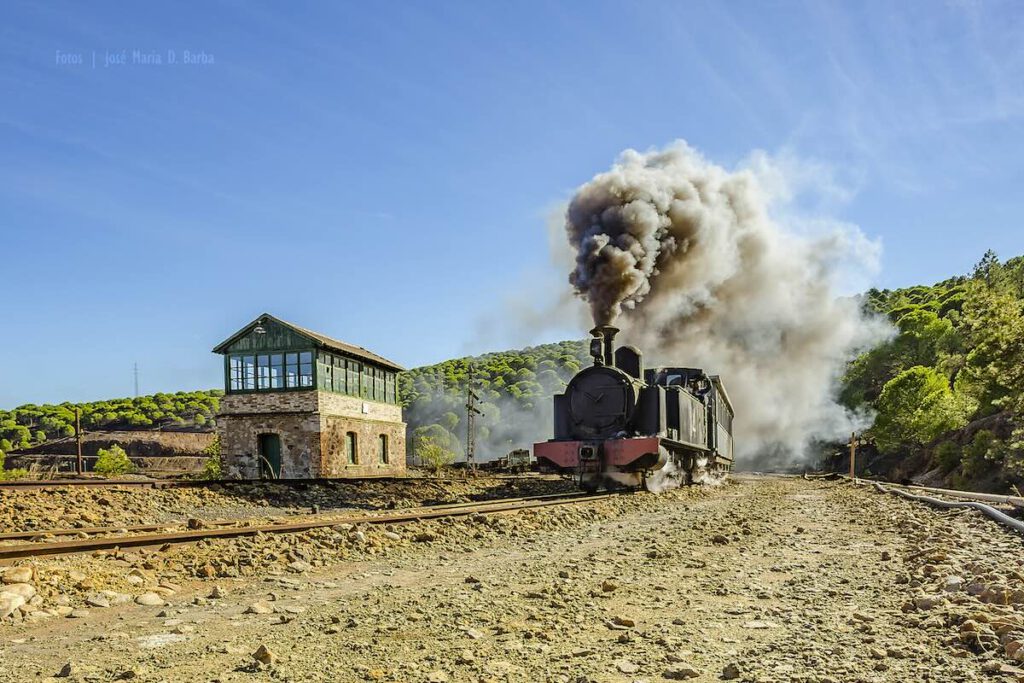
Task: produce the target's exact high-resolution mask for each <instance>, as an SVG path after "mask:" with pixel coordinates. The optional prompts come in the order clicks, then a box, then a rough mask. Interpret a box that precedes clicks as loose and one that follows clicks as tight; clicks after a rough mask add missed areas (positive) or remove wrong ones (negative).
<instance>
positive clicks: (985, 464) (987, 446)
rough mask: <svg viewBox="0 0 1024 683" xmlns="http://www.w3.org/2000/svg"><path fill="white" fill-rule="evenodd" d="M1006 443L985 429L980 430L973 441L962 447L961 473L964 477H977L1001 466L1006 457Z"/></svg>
mask: <svg viewBox="0 0 1024 683" xmlns="http://www.w3.org/2000/svg"><path fill="white" fill-rule="evenodd" d="M1006 451H1007V447H1006V443H1004V442H1003V441H1000V440H999V439H998V438H997V437H996V435H995V434H993V433H992V432H990V431H989V430H987V429H980V430H978V432H977V433H976V434H975V435H974V439H972V440H971V442H970V443H969V444H967V445H966V446H964V454H963V472H964V476H966V477H979V476H981V475H984V474H986V473H988V472H989V471H991V470H993V469H995V467H996V466H997V465H1000V464H1002V462H1003V460H1004V459H1005V457H1006Z"/></svg>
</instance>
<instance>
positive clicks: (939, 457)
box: [934, 441, 960, 474]
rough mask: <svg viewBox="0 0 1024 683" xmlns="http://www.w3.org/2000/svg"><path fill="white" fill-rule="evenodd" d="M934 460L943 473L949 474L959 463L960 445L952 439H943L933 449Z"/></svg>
mask: <svg viewBox="0 0 1024 683" xmlns="http://www.w3.org/2000/svg"><path fill="white" fill-rule="evenodd" d="M934 460H935V464H936V465H938V466H939V468H940V469H941V470H942V473H943V474H949V473H950V472H952V471H953V470H955V469H956V468H957V467H958V466H959V465H960V447H959V446H958V445H956V443H955V442H953V441H943V442H942V443H940V444H939V446H938V448H936V449H935V457H934Z"/></svg>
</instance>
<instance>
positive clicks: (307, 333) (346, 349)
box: [213, 313, 405, 371]
mask: <svg viewBox="0 0 1024 683" xmlns="http://www.w3.org/2000/svg"><path fill="white" fill-rule="evenodd" d="M261 320H273V321H274V322H276V323H277V324H279V325H283V326H285V327H287V328H290V329H291V330H292V331H294V332H296V333H297V334H300V335H302V336H303V337H306V338H307V339H309V340H310V341H311V342H313V343H314V344H316V345H317V346H319V347H322V348H324V349H326V350H328V351H337V352H338V353H344V354H348V355H349V356H355V357H356V358H362V359H363V360H368V361H370V362H371V363H376V364H377V365H380V366H383V367H385V368H388V369H390V370H399V371H401V370H405V368H403V367H402V366H401V365H399V364H398V363H395V362H394V361H390V360H388V359H387V358H385V357H384V356H378V355H377V354H376V353H373V352H372V351H369V350H367V349H364V348H363V347H362V346H356V345H355V344H349V343H348V342H343V341H340V340H338V339H334V338H332V337H328V336H327V335H325V334H320V333H319V332H314V331H313V330H309V329H306V328H305V327H300V326H298V325H295V324H293V323H290V322H288V321H287V320H281V319H280V318H277V317H274V316H272V315H270V314H269V313H264V314H263V315H261V316H259V317H258V318H256V319H255V320H253V321H252V322H251V323H249V324H248V325H246V326H245V327H243V328H242V329H240V330H239V331H238V332H236V333H234V334H233V335H231V336H230V337H228V338H227V339H225V340H224V341H222V342H221V343H220V344H218V345H217V346H215V347H214V349H213V352H214V353H227V350H228V347H230V346H231V345H232V344H233V343H234V342H235V340H236V339H238V338H239V337H242V336H244V335H246V334H248V333H249V331H250V330H252V328H254V327H256V325H257V324H258V323H259V322H260V321H261Z"/></svg>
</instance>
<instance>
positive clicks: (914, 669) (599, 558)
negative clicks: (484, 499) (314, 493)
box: [0, 479, 1024, 683]
mask: <svg viewBox="0 0 1024 683" xmlns="http://www.w3.org/2000/svg"><path fill="white" fill-rule="evenodd" d="M646 498H647V500H646V501H644V503H643V505H642V506H640V507H638V509H635V510H630V509H628V506H627V508H626V509H625V510H624V511H622V512H620V513H619V516H617V517H609V516H608V513H607V510H602V509H601V508H600V505H601V504H593V505H592V507H593V508H594V509H593V510H591V511H587V510H580V511H575V512H573V513H572V514H571V515H567V514H561V513H552V512H536V513H529V514H525V513H520V514H518V515H514V516H504V517H501V518H494V519H486V518H480V519H476V520H470V521H465V522H453V523H451V524H445V523H437V524H433V525H423V527H422V528H423V529H428V531H426V532H424V531H422V530H421V531H417V532H416V533H417V534H420V536H419V537H418V538H419V540H420V542H416V543H413V542H403V543H404V544H403V545H401V546H399V547H396V549H395V550H394V551H393V552H390V553H388V555H387V556H386V557H383V558H379V559H371V560H367V561H360V562H346V563H335V564H330V565H327V566H324V567H321V568H316V569H310V570H309V571H305V572H301V573H293V572H287V573H279V572H278V575H277V576H274V575H268V576H260V577H248V578H241V579H237V580H223V579H222V580H219V581H218V583H217V586H218V587H220V589H222V590H223V591H224V593H225V595H224V596H223V597H220V598H214V599H210V598H206V597H202V596H208V595H209V594H210V592H211V590H213V586H214V584H213V582H210V581H205V582H200V581H193V582H191V583H187V584H185V585H182V586H181V587H180V588H181V590H180V591H179V592H177V593H176V594H175V595H174V596H172V597H170V598H168V601H169V602H170V603H171V604H170V605H169V606H166V607H163V608H160V607H150V608H147V607H141V606H138V605H134V604H130V605H124V606H120V607H116V606H115V607H110V608H105V609H93V610H89V612H88V615H87V616H86V617H84V618H81V619H50V620H45V621H42V622H39V623H36V624H23V625H20V626H15V627H7V628H6V629H5V630H0V680H2V681H8V680H10V681H24V680H37V679H42V678H46V677H49V676H53V675H55V674H57V673H58V672H60V670H61V668H62V667H64V666H65V664H68V663H70V676H69V677H68V678H65V679H63V680H68V679H70V680H115V679H118V678H119V677H120V678H121V679H128V678H131V679H134V680H147V681H149V680H152V681H157V680H182V681H261V680H277V681H320V680H323V681H328V680H330V681H367V680H368V681H373V680H382V681H434V682H443V681H562V682H566V683H569V682H572V683H576V682H579V681H594V682H598V681H600V682H604V681H608V682H611V681H622V682H636V681H652V682H654V681H663V680H694V681H718V680H723V679H725V680H730V679H733V680H740V681H759V682H761V683H767V682H769V681H777V682H780V683H781V682H783V681H804V682H808V683H811V682H817V683H826V682H829V681H833V682H836V683H839V682H846V681H975V680H978V681H980V680H991V677H990V675H989V674H988V673H985V672H984V671H983V669H984V670H987V671H991V672H995V671H996V670H997V669H998V668H999V667H1004V669H1005V671H1006V672H1007V674H1006V676H1007V677H1006V678H1004V679H1003V680H1015V679H1018V675H1017V674H1015V673H1012V671H1013V669H1012V666H1011V665H1013V664H1014V661H1013V660H1012V657H1007V656H1006V654H1005V652H1003V651H1002V650H1001V648H1002V645H1001V644H1000V643H999V642H998V640H999V638H1000V636H999V635H997V631H998V630H999V629H998V628H995V627H993V628H991V629H989V630H990V631H992V635H993V636H994V637H995V638H996V639H997V640H996V641H995V642H993V641H992V640H991V639H981V640H980V641H979V642H978V643H972V642H971V641H970V639H969V638H965V637H964V635H963V634H964V632H963V630H962V629H963V624H964V622H965V621H968V620H970V621H972V622H973V623H975V624H981V626H980V627H979V629H980V631H982V632H983V631H984V630H985V628H987V627H988V626H991V625H992V622H993V621H994V620H995V619H996V618H997V617H999V618H1001V617H1004V616H1008V617H1009V618H1016V619H1017V621H1016V622H1013V621H1011V623H1010V626H1009V628H1008V629H1004V632H1003V634H1002V635H1003V636H1005V635H1006V634H1007V633H1008V634H1009V635H1010V638H1009V639H1008V642H1010V641H1012V639H1013V638H1014V637H1016V636H1015V635H1014V634H1015V633H1017V629H1018V628H1019V629H1020V631H1021V633H1022V635H1024V626H1020V624H1021V623H1024V622H1020V620H1019V617H1020V616H1021V613H1022V612H1021V611H1018V610H1024V599H1022V601H1021V604H1018V605H1014V604H1013V603H1012V594H1011V595H1010V596H1009V598H1008V599H1007V600H1006V601H1005V602H1007V603H1009V604H1008V605H1006V606H1002V607H1000V606H996V605H991V604H989V603H987V602H982V601H981V598H980V597H978V596H972V595H969V594H968V593H967V592H966V589H962V590H959V592H956V593H950V592H949V591H948V590H947V584H948V581H947V579H948V577H949V576H952V575H953V574H952V572H953V571H957V572H960V574H959V575H958V576H956V578H959V579H961V584H965V583H966V582H968V581H970V580H971V579H970V578H969V577H966V576H965V574H966V573H967V571H966V570H965V567H966V566H967V564H969V563H970V562H973V563H974V564H975V565H978V566H976V567H975V569H976V570H978V569H986V568H989V567H988V565H986V566H985V567H981V566H980V564H979V563H981V564H984V563H985V562H989V563H995V564H994V565H993V566H997V568H1000V569H1001V572H1002V573H1001V574H998V576H1001V577H1003V578H1004V579H1005V580H1007V581H1009V582H1010V586H1011V588H1012V586H1013V585H1014V584H1013V581H1014V580H1016V579H1014V577H1013V572H1015V571H1016V572H1019V571H1021V570H1022V567H1021V565H1020V558H1021V557H1022V556H1024V552H1022V551H1024V543H1022V542H1021V541H1020V539H1018V538H1016V537H1013V536H1010V535H1009V534H1005V533H1003V532H1001V531H1000V530H999V529H998V528H997V527H995V526H993V525H991V524H990V523H987V522H985V521H983V520H980V519H975V518H974V517H973V516H969V515H966V516H965V515H959V516H948V515H947V516H943V515H940V514H938V513H935V512H933V511H931V510H928V509H924V508H920V507H918V506H916V505H912V504H909V503H906V502H904V501H899V500H896V499H892V498H888V497H885V496H882V495H879V494H874V493H871V492H869V491H866V490H863V489H852V488H850V487H848V486H844V485H837V484H833V483H826V482H806V481H802V480H778V479H773V480H744V481H741V482H739V483H736V484H732V485H728V486H723V487H721V488H719V489H718V490H716V491H714V492H711V493H709V494H706V493H691V492H677V493H672V494H667V495H663V496H661V497H660V498H658V499H657V500H656V501H653V500H651V497H649V496H647V497H646ZM961 527H962V528H961ZM951 530H952V531H951ZM403 533H405V532H403ZM424 534H425V535H424ZM965 538H970V539H973V540H972V541H971V542H973V543H975V544H976V546H977V547H974V548H965V547H963V546H964V540H963V539H965ZM406 540H407V541H410V540H411V539H406ZM922 540H923V541H924V542H925V543H924V544H925V545H926V546H927V547H925V548H923V549H924V550H925V551H926V552H925V553H924V554H922V553H920V551H921V550H922V547H921V546H922ZM944 543H946V544H948V545H950V546H951V547H950V551H949V552H947V553H946V556H945V557H943V558H937V557H933V555H935V552H936V550H935V548H937V547H940V546H942V545H943V544H944ZM955 545H959V546H960V547H959V548H958V549H957V550H958V552H959V553H961V554H962V556H963V557H962V561H961V559H960V555H956V553H953V550H954V548H953V547H952V546H955ZM1013 550H1016V551H1017V552H1016V553H1013ZM929 552H930V553H931V555H929V554H928V553H929ZM954 555H956V556H955V557H954ZM940 560H941V561H940ZM957 562H960V564H957ZM943 563H945V565H944V564H943ZM999 563H1002V565H1000V564H999ZM925 567H931V569H930V570H928V569H925ZM943 567H945V568H943ZM989 573H991V572H989ZM933 584H934V585H933ZM935 586H938V587H939V588H938V590H940V591H942V592H941V593H940V594H939V595H938V596H937V598H936V600H935V603H936V604H934V605H927V604H923V603H922V604H923V607H922V608H919V607H918V603H916V602H915V600H916V599H918V598H919V597H920V596H919V594H921V593H922V592H928V591H932V589H933V588H934V587H935ZM1018 587H1021V588H1024V585H1018ZM196 596H199V599H198V600H196V601H193V598H194V597H196ZM944 596H945V597H944ZM1022 598H1024V594H1022ZM194 603H198V604H194ZM972 611H973V612H978V611H981V612H984V614H983V615H975V614H973V612H972ZM247 612H248V613H247ZM261 612H266V613H261ZM972 615H973V616H975V617H978V619H968V617H971V616H972ZM986 615H987V616H986ZM984 619H987V620H988V622H990V623H985V620H984ZM1003 639H1004V640H1007V639H1005V638H1003ZM260 645H264V646H266V648H267V649H269V651H270V654H269V655H268V656H267V657H265V659H267V660H268V661H269V660H270V659H273V663H271V664H261V663H258V662H256V661H254V660H253V658H252V657H251V656H250V655H251V654H252V653H253V652H255V651H256V650H257V648H258V647H259V646H260ZM986 645H987V646H986ZM1007 651H1009V650H1007ZM1022 654H1024V653H1022ZM1018 680H1024V673H1022V674H1020V678H1019V679H1018Z"/></svg>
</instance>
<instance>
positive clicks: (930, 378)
mask: <svg viewBox="0 0 1024 683" xmlns="http://www.w3.org/2000/svg"><path fill="white" fill-rule="evenodd" d="M973 408H974V406H973V405H972V403H971V402H970V400H969V399H965V397H962V396H956V395H954V393H953V391H952V390H951V389H950V388H949V381H948V380H947V379H946V378H945V377H944V376H943V375H941V374H940V373H939V372H937V371H936V370H934V369H933V368H928V367H923V366H920V365H918V366H915V367H912V368H909V369H908V370H904V371H903V372H901V373H900V374H898V375H896V377H894V378H893V379H891V380H890V381H889V382H887V383H886V385H885V388H884V389H882V394H881V396H879V398H878V405H877V409H878V416H877V418H876V419H875V424H874V426H873V427H872V429H871V431H872V434H873V435H874V437H875V439H876V441H877V443H878V447H879V449H880V450H881V451H882V452H885V453H894V452H897V451H899V450H900V449H901V448H903V447H908V446H909V447H920V446H922V445H924V444H926V443H929V442H931V441H933V440H934V439H936V438H938V437H939V436H940V435H942V434H943V433H945V432H947V431H950V430H953V429H958V428H960V427H962V426H964V425H965V424H967V418H968V416H969V415H970V414H971V413H972V412H973Z"/></svg>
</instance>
